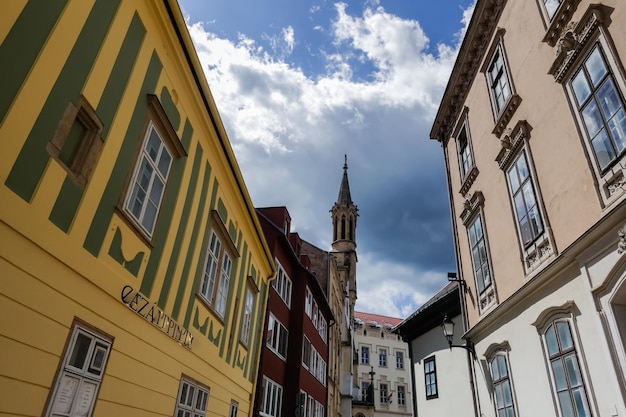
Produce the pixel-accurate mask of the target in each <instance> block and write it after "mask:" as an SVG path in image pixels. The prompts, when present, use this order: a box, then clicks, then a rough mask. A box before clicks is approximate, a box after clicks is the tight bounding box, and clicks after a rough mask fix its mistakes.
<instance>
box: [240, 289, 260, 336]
mask: <svg viewBox="0 0 626 417" xmlns="http://www.w3.org/2000/svg"><path fill="white" fill-rule="evenodd" d="M255 293H256V291H255V290H254V289H253V288H252V286H251V285H250V284H248V285H247V286H246V293H245V299H244V305H243V315H242V317H241V333H240V340H241V342H242V343H243V344H244V345H246V346H248V344H249V343H250V333H251V330H252V314H253V312H254V299H255Z"/></svg>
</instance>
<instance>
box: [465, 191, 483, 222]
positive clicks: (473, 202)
mask: <svg viewBox="0 0 626 417" xmlns="http://www.w3.org/2000/svg"><path fill="white" fill-rule="evenodd" d="M484 203H485V196H484V195H483V193H482V192H480V191H476V192H475V193H474V194H472V195H471V196H469V197H467V198H466V199H465V202H464V203H463V211H462V212H461V221H463V225H465V226H467V224H468V223H469V221H470V219H471V218H472V217H473V216H474V213H476V211H477V210H478V208H479V207H481V206H482V205H483V204H484Z"/></svg>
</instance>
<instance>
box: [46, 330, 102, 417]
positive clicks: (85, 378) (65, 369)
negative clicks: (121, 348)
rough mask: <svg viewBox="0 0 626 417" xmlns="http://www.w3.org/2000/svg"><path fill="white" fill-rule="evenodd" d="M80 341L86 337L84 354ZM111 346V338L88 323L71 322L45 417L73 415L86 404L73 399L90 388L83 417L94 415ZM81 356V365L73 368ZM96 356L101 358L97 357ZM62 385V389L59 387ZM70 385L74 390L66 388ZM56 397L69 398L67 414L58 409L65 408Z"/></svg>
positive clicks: (76, 398)
mask: <svg viewBox="0 0 626 417" xmlns="http://www.w3.org/2000/svg"><path fill="white" fill-rule="evenodd" d="M79 338H82V341H83V342H84V341H85V338H86V339H88V345H87V351H84V350H82V349H81V347H80V346H79V345H78V343H79V340H78V339H79ZM83 346H84V345H83ZM112 347H113V338H112V337H111V336H109V335H107V334H105V333H103V332H101V331H99V330H97V329H95V328H94V327H92V326H90V325H88V324H87V323H84V322H82V321H80V320H78V319H74V323H73V324H72V326H71V328H70V332H69V334H68V337H67V340H66V343H65V348H64V353H63V356H62V360H61V362H60V363H59V368H58V370H57V374H56V376H55V378H54V384H53V386H52V389H51V390H50V392H49V397H48V405H47V408H46V413H45V416H46V417H51V416H54V415H63V414H64V413H67V415H71V414H72V413H75V412H76V411H77V407H83V406H84V405H85V404H82V403H81V401H76V400H78V399H79V398H80V393H81V392H85V391H83V390H84V389H85V390H88V389H89V388H87V387H89V386H91V387H93V392H92V396H91V403H90V404H89V405H88V411H87V413H86V416H87V417H90V416H91V415H92V414H93V411H94V408H95V406H96V402H97V400H98V394H99V392H100V386H101V385H102V380H103V378H104V375H105V372H106V366H107V364H108V361H109V357H110V355H111V351H112ZM83 353H84V356H83V357H82V364H81V366H80V367H78V366H75V365H73V364H72V362H74V361H76V360H81V357H80V356H78V355H82V354H83ZM99 355H104V356H100V358H98V356H99ZM96 360H98V361H99V363H95V362H96ZM72 381H75V383H74V384H72ZM62 384H63V385H64V388H63V389H62V388H61V385H62ZM71 385H73V388H69V387H70V386H71ZM68 389H69V391H68ZM71 391H73V392H71ZM57 396H59V397H61V396H63V397H66V398H67V397H68V396H72V398H71V402H70V404H69V408H68V409H67V411H65V409H63V410H59V409H58V408H57V407H59V406H63V405H64V404H60V403H57V401H58V398H57Z"/></svg>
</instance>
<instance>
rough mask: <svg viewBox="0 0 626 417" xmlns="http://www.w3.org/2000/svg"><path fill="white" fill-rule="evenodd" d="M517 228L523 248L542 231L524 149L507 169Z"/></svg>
mask: <svg viewBox="0 0 626 417" xmlns="http://www.w3.org/2000/svg"><path fill="white" fill-rule="evenodd" d="M507 179H508V182H509V187H510V191H511V198H512V200H513V206H514V209H515V219H516V221H517V229H518V232H519V234H520V239H521V241H522V245H523V246H524V248H527V247H528V246H529V245H530V244H531V243H533V242H534V241H535V239H537V237H538V236H539V235H541V234H542V233H543V222H542V221H541V215H540V213H539V206H538V204H537V198H536V195H535V187H534V185H533V181H532V177H531V174H530V170H529V168H528V159H527V157H526V151H525V150H522V151H521V152H520V153H519V155H518V156H517V158H516V159H515V160H514V161H513V163H512V165H511V167H510V168H509V170H508V171H507Z"/></svg>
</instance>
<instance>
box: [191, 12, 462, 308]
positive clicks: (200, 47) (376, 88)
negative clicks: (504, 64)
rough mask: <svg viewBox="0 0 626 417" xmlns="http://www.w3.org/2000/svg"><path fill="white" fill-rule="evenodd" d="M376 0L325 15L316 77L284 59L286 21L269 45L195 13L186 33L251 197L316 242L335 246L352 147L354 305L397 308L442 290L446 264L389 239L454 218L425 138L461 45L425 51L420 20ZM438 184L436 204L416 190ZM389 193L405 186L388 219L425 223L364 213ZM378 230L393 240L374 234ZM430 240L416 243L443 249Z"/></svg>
mask: <svg viewBox="0 0 626 417" xmlns="http://www.w3.org/2000/svg"><path fill="white" fill-rule="evenodd" d="M371 4H372V6H371V7H369V8H366V10H365V11H364V12H363V14H362V16H350V15H348V14H347V13H346V7H345V5H344V4H341V3H340V4H338V5H337V6H336V13H337V15H336V18H335V19H334V20H333V22H332V25H331V26H332V28H331V29H332V33H333V34H334V40H335V47H336V49H335V50H332V51H330V50H329V51H327V52H326V54H325V55H323V57H324V58H325V60H326V61H325V68H326V73H323V74H317V75H316V76H307V75H305V73H304V72H303V71H302V70H301V69H299V68H297V67H294V66H292V65H289V64H287V63H286V62H285V61H284V60H283V58H284V57H285V56H286V54H287V55H288V54H291V53H292V52H293V50H294V48H295V47H297V45H298V44H299V40H298V39H297V31H296V30H294V29H293V28H291V27H287V28H285V29H283V31H282V32H281V35H280V36H279V37H278V38H275V39H273V40H272V42H274V43H272V42H270V45H271V48H270V49H273V51H272V52H270V51H269V50H265V49H264V48H263V47H261V46H260V45H259V44H257V42H255V41H254V40H253V39H250V38H248V37H246V36H243V35H240V36H239V39H238V40H237V41H236V42H232V41H229V40H226V39H221V38H219V37H218V36H217V35H215V34H213V33H211V32H209V31H207V30H206V28H205V26H204V25H203V24H202V23H199V22H196V23H191V24H190V25H189V31H190V34H191V37H192V39H193V41H194V43H195V45H196V49H197V52H198V56H199V58H200V61H201V63H202V65H203V67H204V69H205V74H206V77H207V81H208V83H209V85H210V87H211V91H212V93H213V95H214V98H215V101H216V103H217V106H218V109H219V111H220V115H221V116H222V119H223V121H224V124H225V126H226V130H227V132H228V134H229V138H230V140H231V143H232V145H233V148H234V150H235V153H236V155H237V160H238V163H239V165H240V167H241V169H242V172H243V174H244V178H245V180H246V184H247V186H248V189H249V190H250V193H251V196H252V200H253V202H254V203H255V205H257V206H259V207H261V206H273V205H285V206H286V207H287V208H288V209H289V211H290V213H291V217H292V219H293V225H292V226H293V230H295V231H298V232H299V233H300V235H301V236H302V237H303V238H304V239H305V240H307V241H310V242H311V243H313V244H315V245H317V246H319V247H322V248H326V249H328V248H329V247H330V238H331V233H330V231H331V229H330V215H329V213H328V210H329V209H330V207H331V206H332V204H333V203H334V201H335V199H336V197H337V191H338V189H339V183H340V180H341V166H342V165H343V155H344V153H347V154H348V162H349V166H350V171H349V175H350V184H351V189H352V197H353V199H354V201H355V203H356V204H357V205H358V206H359V208H360V209H361V214H362V215H363V218H361V219H360V226H359V227H360V230H361V232H360V236H361V237H362V239H373V241H371V242H368V241H367V240H361V241H359V235H357V243H358V245H359V248H363V249H362V250H363V251H364V254H362V253H361V252H359V258H360V262H359V265H358V274H359V275H358V278H357V279H358V297H359V306H364V305H369V306H372V307H374V306H375V307H376V309H377V310H376V311H372V309H366V311H371V312H374V313H376V312H377V313H379V314H386V315H390V316H398V317H404V316H406V315H408V314H410V313H411V312H412V311H413V310H414V309H415V308H416V307H417V306H419V305H420V304H421V303H422V302H424V301H425V300H426V299H427V298H429V294H428V293H430V294H432V293H434V292H435V291H436V290H437V289H438V288H437V282H440V283H441V285H443V283H444V282H445V274H444V273H442V272H433V271H435V269H433V268H434V267H431V266H428V265H420V264H417V263H416V262H417V261H416V260H415V259H421V260H430V259H432V258H435V256H434V255H433V256H430V255H429V254H428V253H417V254H415V256H413V257H411V259H408V258H407V259H403V260H401V261H400V260H395V261H394V260H393V259H391V258H390V257H389V256H392V255H393V249H392V246H393V245H394V242H393V241H392V240H395V241H396V243H395V244H398V245H400V244H401V242H402V241H403V240H410V239H416V236H413V235H411V233H415V231H420V230H427V229H428V227H429V225H430V224H432V223H428V224H424V223H426V222H430V221H431V218H432V216H434V215H436V216H439V218H441V219H444V221H443V222H444V223H445V222H448V221H449V214H448V211H447V210H448V207H447V198H446V197H445V182H444V177H443V171H442V169H441V165H442V164H443V161H442V160H441V159H442V158H441V151H440V149H439V147H438V146H437V144H436V143H433V142H432V141H428V140H427V137H428V131H429V129H430V125H431V123H432V117H433V116H434V112H435V111H436V109H437V105H438V101H439V99H440V96H441V94H442V92H443V89H444V87H445V85H446V82H447V78H448V75H449V72H450V69H451V67H452V64H453V60H454V58H455V54H456V50H455V49H454V47H451V46H447V45H438V46H437V51H438V55H437V56H434V55H432V54H429V53H428V52H427V49H426V48H427V47H428V42H429V40H428V38H427V36H426V35H425V34H424V32H423V30H422V28H421V27H420V25H419V22H417V21H414V20H405V19H401V18H399V17H397V16H394V15H391V14H388V13H386V12H385V10H384V9H383V8H382V7H380V6H379V5H378V3H377V2H376V1H374V2H373V3H371ZM359 59H360V60H361V61H359ZM363 65H366V66H367V67H368V68H370V69H371V73H370V74H369V76H366V77H363V74H362V68H363ZM433 184H438V185H437V187H435V188H437V189H440V190H441V198H440V199H439V200H437V201H436V202H433V201H432V199H433V198H435V196H434V195H433V193H431V192H427V193H428V194H429V200H428V201H426V200H424V198H423V193H424V191H423V190H425V189H430V188H433ZM398 187H402V188H398ZM397 188H398V189H397ZM394 195H402V196H403V200H404V204H405V206H404V207H400V206H396V205H395V204H394V202H393V201H392V202H390V204H389V206H388V211H389V212H388V216H389V219H394V218H399V219H402V220H403V222H405V223H407V224H417V225H419V224H422V226H421V227H415V228H413V229H412V230H413V231H411V230H409V228H398V229H396V230H397V231H398V234H397V235H395V236H392V237H390V235H389V233H388V231H385V230H384V229H383V228H374V227H373V225H374V222H375V221H376V219H373V218H372V217H367V216H366V213H367V212H368V208H371V207H375V206H376V207H377V208H380V205H381V201H380V200H381V198H386V197H390V196H394ZM433 204H434V205H435V206H436V208H434V209H433V207H432V206H433ZM407 205H408V206H407ZM429 205H430V206H429ZM407 213H409V214H407ZM425 213H426V214H425ZM433 213H435V214H433ZM407 215H408V216H412V218H411V219H406V216H407ZM429 216H430V217H429ZM411 222H413V223H411ZM396 226H397V225H396ZM364 227H366V228H369V229H370V230H369V231H368V233H364V232H363V228H364ZM374 229H376V230H374ZM385 233H387V234H385ZM385 239H388V240H389V244H388V245H380V244H374V241H376V242H377V243H379V242H380V241H382V240H385ZM430 246H432V247H429V245H422V246H420V247H418V249H416V250H420V251H421V250H424V251H426V250H431V251H433V253H434V252H435V251H441V247H440V246H437V245H434V244H433V245H430ZM381 248H382V249H381ZM374 249H375V250H377V252H374V251H373V250H374ZM450 249H451V247H450ZM381 250H382V252H381ZM368 251H369V252H368ZM451 258H452V256H451ZM438 267H439V268H440V269H441V268H445V267H443V266H441V265H439V266H438ZM363 308H364V307H363Z"/></svg>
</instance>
